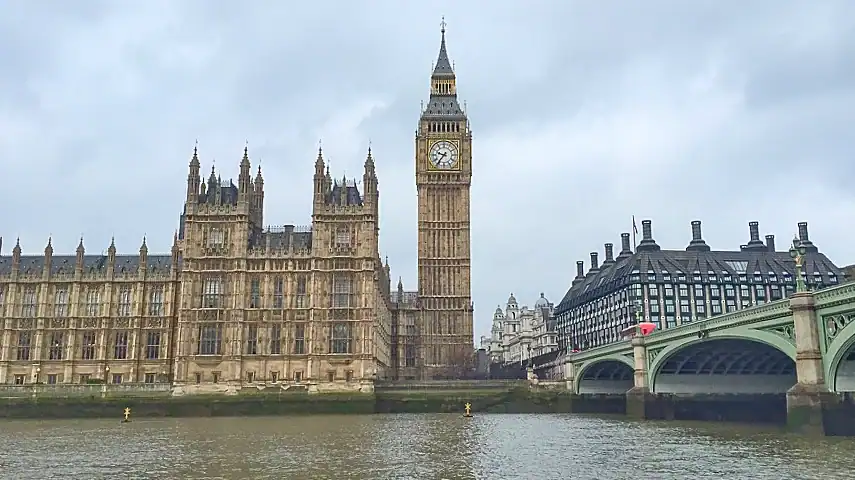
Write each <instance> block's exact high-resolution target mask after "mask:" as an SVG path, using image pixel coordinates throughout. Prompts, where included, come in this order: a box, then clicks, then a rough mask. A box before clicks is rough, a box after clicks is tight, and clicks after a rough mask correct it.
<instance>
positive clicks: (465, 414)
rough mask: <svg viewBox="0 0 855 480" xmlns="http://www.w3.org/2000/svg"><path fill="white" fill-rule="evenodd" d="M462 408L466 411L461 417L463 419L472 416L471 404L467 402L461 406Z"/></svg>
mask: <svg viewBox="0 0 855 480" xmlns="http://www.w3.org/2000/svg"><path fill="white" fill-rule="evenodd" d="M463 408H465V409H466V413H464V414H463V416H464V417H471V416H472V404H471V403H468V402H467V403H466V405H463Z"/></svg>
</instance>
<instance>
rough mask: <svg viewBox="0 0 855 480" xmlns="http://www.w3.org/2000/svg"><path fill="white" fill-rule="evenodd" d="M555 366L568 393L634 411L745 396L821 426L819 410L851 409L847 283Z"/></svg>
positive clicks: (853, 352)
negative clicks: (603, 398)
mask: <svg viewBox="0 0 855 480" xmlns="http://www.w3.org/2000/svg"><path fill="white" fill-rule="evenodd" d="M564 371H565V379H566V380H567V386H568V388H569V389H571V390H572V391H573V392H574V393H576V394H580V395H591V394H595V395H609V394H621V395H623V394H625V395H626V402H627V403H626V411H627V414H629V415H633V416H638V417H641V418H673V417H674V415H675V413H674V411H673V410H674V406H673V403H675V402H680V401H690V400H692V399H697V398H705V399H708V400H709V399H712V398H717V399H718V400H717V402H711V401H707V402H706V403H705V404H704V405H705V407H704V408H705V409H710V408H712V409H715V408H714V407H710V405H713V406H715V405H722V404H724V403H727V402H726V399H730V400H731V401H736V400H738V401H739V402H741V403H742V405H743V407H742V408H743V409H745V408H746V407H745V405H746V401H747V400H746V399H749V400H750V399H752V398H753V399H756V400H757V401H756V402H754V406H753V407H747V408H749V409H754V410H755V413H758V414H760V413H762V412H760V411H761V410H764V409H768V408H769V407H771V406H774V404H775V402H774V401H772V403H771V404H770V403H769V401H768V399H770V398H771V399H778V401H779V403H778V404H779V405H781V409H783V405H784V402H785V404H786V415H787V420H788V421H789V423H790V424H791V425H792V426H794V427H797V428H814V429H822V428H823V427H822V425H823V424H825V425H828V424H829V422H830V421H833V420H831V418H832V417H839V416H840V415H832V414H830V413H829V412H838V413H842V412H844V411H845V412H846V416H852V412H853V406H852V397H853V394H852V393H848V392H855V283H847V284H843V285H839V286H836V287H832V288H828V289H823V290H818V291H813V292H797V293H795V294H793V295H792V296H791V297H790V298H788V299H783V300H778V301H774V302H770V303H766V304H764V305H759V306H755V307H750V308H746V309H742V310H738V311H735V312H732V313H727V314H723V315H719V316H716V317H712V318H709V319H706V320H702V321H698V322H694V323H689V324H685V325H682V326H679V327H673V328H669V329H665V330H662V331H657V332H654V333H652V334H650V335H648V336H635V337H633V338H632V339H631V340H626V341H623V342H618V343H614V344H610V345H606V346H603V347H598V348H593V349H590V350H585V351H582V352H577V353H573V354H570V355H569V356H568V357H567V360H566V364H565V368H564ZM666 398H667V399H670V400H669V401H663V399H666ZM763 399H766V400H763ZM764 401H765V403H764ZM669 402H670V403H671V404H672V405H671V406H670V407H668V406H667V405H665V406H663V404H664V403H669ZM758 402H759V403H758ZM747 404H749V405H750V404H751V402H750V401H748V403H747ZM669 410H670V411H669ZM678 410H679V408H678ZM826 430H827V428H826Z"/></svg>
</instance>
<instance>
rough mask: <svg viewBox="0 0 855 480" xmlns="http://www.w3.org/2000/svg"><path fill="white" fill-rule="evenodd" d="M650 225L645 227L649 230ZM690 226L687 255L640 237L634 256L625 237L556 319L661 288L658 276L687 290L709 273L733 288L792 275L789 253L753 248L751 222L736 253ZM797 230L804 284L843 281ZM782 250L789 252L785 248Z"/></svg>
mask: <svg viewBox="0 0 855 480" xmlns="http://www.w3.org/2000/svg"><path fill="white" fill-rule="evenodd" d="M645 222H649V221H645ZM649 225H650V224H649V223H646V224H645V227H646V229H648V230H649ZM695 226H697V235H694V237H695V238H693V240H692V242H691V243H690V246H689V247H688V248H687V249H686V250H662V249H661V248H660V247H659V245H658V244H656V242H655V241H654V240H653V239H652V235H645V237H649V238H645V239H643V240H642V241H641V242H640V243H639V245H638V247H637V249H636V252H635V253H633V252H632V251H631V250H630V248H629V247H630V245H629V234H628V233H624V234H621V237H622V244H623V248H622V250H621V252H620V254H619V255H618V257H617V258H615V259H613V260H612V259H609V258H608V257H609V255H608V252H607V256H606V257H607V258H606V261H605V262H603V265H601V266H599V268H597V269H592V270H589V271H588V272H587V273H583V275H577V277H576V280H574V282H573V285H572V286H571V287H570V289H568V290H567V293H566V294H565V295H564V298H563V299H562V300H561V302H560V303H559V304H558V306H557V307H556V308H555V314H556V315H560V314H562V313H564V312H567V311H569V310H571V309H573V308H575V307H577V306H579V305H583V304H586V303H588V302H590V301H592V300H596V299H598V298H600V297H602V296H603V295H606V294H608V293H611V292H613V291H615V290H617V289H618V288H621V287H624V286H628V285H629V284H631V283H666V282H665V280H664V275H665V274H663V272H666V273H668V274H670V275H671V276H672V278H671V280H669V281H668V282H667V283H687V284H692V283H697V282H696V281H694V280H693V277H694V275H695V274H696V273H699V274H700V276H701V282H702V283H708V282H709V281H710V279H709V277H710V272H712V273H713V274H714V275H716V276H721V275H723V274H730V275H731V276H732V277H733V282H732V283H742V284H745V283H748V284H761V283H762V284H766V283H781V282H782V280H783V279H784V277H785V276H786V274H789V275H793V274H794V273H795V262H794V261H793V259H792V258H791V257H790V253H789V251H788V250H787V251H778V250H775V251H771V250H770V248H769V246H767V245H766V244H764V243H763V242H759V243H757V242H758V239H757V235H756V230H755V229H756V222H752V225H751V228H752V241H751V242H749V244H748V245H743V246H742V247H741V249H740V250H739V251H714V250H711V249H709V247H708V246H707V245H706V244H705V243H704V242H703V240H702V239H701V238H699V237H700V222H697V225H695V224H693V229H694V227H695ZM799 227H800V231H801V230H802V227H804V229H803V232H802V233H803V234H804V235H803V238H802V243H803V244H804V245H805V246H806V247H807V253H806V254H805V258H804V266H803V267H802V268H803V272H805V275H806V283H807V284H808V285H816V284H824V285H829V284H833V283H836V282H841V281H843V278H844V275H843V271H842V270H841V269H840V268H839V267H837V266H836V265H835V264H834V263H833V262H832V261H831V260H829V258H828V257H826V256H825V255H824V254H823V253H820V252H819V250H818V249H817V248H816V246H815V245H813V243H812V242H810V240H808V238H807V225H806V224H804V226H803V225H802V224H800V225H799ZM770 237H771V240H770ZM767 241H770V242H771V246H772V248H774V238H773V237H772V236H767ZM787 248H788V249H789V245H788V246H787ZM607 250H608V249H607ZM595 255H596V254H592V258H595ZM580 264H581V262H577V267H581V265H580ZM633 272H636V273H635V275H638V280H632V281H631V277H632V275H633ZM681 272H682V273H683V274H685V275H686V280H680V281H678V280H677V277H676V276H677V275H678V274H679V273H681ZM577 273H580V272H578V271H577ZM651 273H652V274H653V275H654V277H653V279H651V278H650V276H649V275H650V274H651ZM740 274H743V275H745V280H744V281H739V275H740ZM817 274H818V276H817ZM758 275H759V277H758ZM719 280H720V279H719Z"/></svg>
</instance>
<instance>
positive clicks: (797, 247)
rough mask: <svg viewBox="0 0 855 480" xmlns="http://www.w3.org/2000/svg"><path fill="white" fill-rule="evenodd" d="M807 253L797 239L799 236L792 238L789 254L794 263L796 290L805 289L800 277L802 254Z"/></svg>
mask: <svg viewBox="0 0 855 480" xmlns="http://www.w3.org/2000/svg"><path fill="white" fill-rule="evenodd" d="M805 253H807V247H805V245H804V244H803V243H802V242H801V241H800V240H799V237H795V238H793V246H792V247H790V256H791V257H792V258H793V261H794V262H795V263H796V292H804V291H805V281H804V279H803V278H802V264H803V263H804V256H805Z"/></svg>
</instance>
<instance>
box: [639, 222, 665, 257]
mask: <svg viewBox="0 0 855 480" xmlns="http://www.w3.org/2000/svg"><path fill="white" fill-rule="evenodd" d="M659 250H660V248H659V245H657V244H656V241H655V240H653V222H652V221H651V220H642V221H641V243H639V244H638V247H636V248H635V251H636V252H656V251H659Z"/></svg>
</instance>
